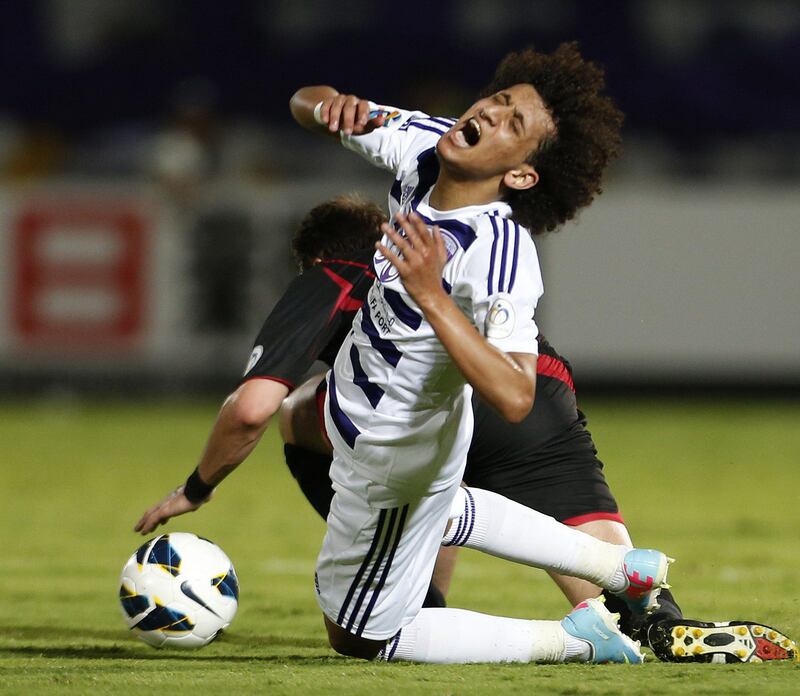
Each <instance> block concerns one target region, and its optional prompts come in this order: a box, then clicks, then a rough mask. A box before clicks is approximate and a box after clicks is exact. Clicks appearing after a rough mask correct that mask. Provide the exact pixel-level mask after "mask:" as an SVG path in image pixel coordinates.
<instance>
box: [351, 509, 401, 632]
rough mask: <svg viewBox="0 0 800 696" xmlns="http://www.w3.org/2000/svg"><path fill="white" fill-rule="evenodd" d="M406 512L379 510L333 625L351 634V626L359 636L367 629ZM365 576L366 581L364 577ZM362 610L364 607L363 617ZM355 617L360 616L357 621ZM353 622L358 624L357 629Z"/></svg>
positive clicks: (390, 563)
mask: <svg viewBox="0 0 800 696" xmlns="http://www.w3.org/2000/svg"><path fill="white" fill-rule="evenodd" d="M408 509H409V505H405V506H403V507H402V508H391V509H389V510H385V509H384V510H380V512H379V513H378V522H377V527H376V529H375V534H374V535H373V537H372V541H371V542H370V547H369V550H368V551H367V554H366V556H365V557H364V560H363V561H362V563H361V566H360V567H359V569H358V572H357V573H356V576H355V578H354V579H353V582H352V583H351V584H350V587H349V588H348V591H347V596H346V597H345V600H344V603H343V604H342V607H341V609H340V610H339V614H338V617H337V620H336V623H338V624H339V625H340V626H342V627H344V628H346V629H347V630H348V631H351V632H352V631H353V628H354V627H355V628H356V630H355V635H357V636H360V635H362V634H363V632H364V629H365V628H366V627H367V623H368V622H369V618H370V616H371V615H372V611H373V609H374V608H375V605H376V604H377V603H378V599H379V597H380V593H381V590H383V587H384V585H385V584H386V579H387V578H388V577H389V572H390V571H391V567H392V562H393V561H394V557H395V554H396V552H397V547H398V546H399V545H400V538H401V536H402V534H403V528H404V527H405V522H406V518H407V516H408ZM378 547H380V549H379V548H378ZM379 574H380V576H379ZM365 575H366V578H364V576H365ZM376 579H377V582H376ZM362 580H363V581H362ZM356 593H358V597H356ZM354 599H355V602H354V601H353V600H354ZM362 607H363V608H364V609H363V614H362ZM359 614H361V617H360V618H359ZM345 622H346V623H345ZM356 623H358V626H357V627H356Z"/></svg>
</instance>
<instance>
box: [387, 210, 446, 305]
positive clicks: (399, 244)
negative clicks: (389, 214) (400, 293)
mask: <svg viewBox="0 0 800 696" xmlns="http://www.w3.org/2000/svg"><path fill="white" fill-rule="evenodd" d="M395 220H396V221H397V223H398V224H399V225H400V227H401V229H402V230H403V232H404V234H405V236H403V235H401V234H400V233H399V232H398V231H397V230H395V229H394V227H392V226H391V225H390V224H388V223H384V224H383V225H382V226H381V229H382V230H383V232H384V234H385V235H386V236H387V237H388V238H389V239H390V240H391V241H392V244H393V246H394V250H392V249H389V248H388V247H386V246H384V245H383V244H382V243H381V242H378V243H377V244H376V248H377V249H378V251H380V253H381V254H383V255H384V256H385V257H386V259H387V260H388V261H389V262H390V263H391V264H392V265H393V266H394V267H395V268H396V269H397V272H398V273H399V274H400V278H401V280H402V281H403V286H404V287H405V289H406V292H407V293H408V294H409V295H411V297H412V298H414V301H415V302H416V303H417V304H418V305H419V306H420V308H421V309H422V310H423V311H424V310H425V309H426V307H428V306H429V305H430V303H431V302H433V301H435V300H436V299H441V297H442V296H443V295H445V292H444V289H443V288H442V269H444V266H445V264H446V263H447V248H446V247H445V243H444V240H443V239H442V235H441V232H440V231H439V228H438V227H437V226H434V227H433V228H432V229H430V230H429V229H428V226H427V225H426V224H425V221H424V220H423V219H422V218H421V217H420V216H419V215H417V213H411V214H410V215H408V216H406V215H403V214H402V213H397V215H395Z"/></svg>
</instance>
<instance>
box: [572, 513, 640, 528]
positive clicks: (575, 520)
mask: <svg viewBox="0 0 800 696" xmlns="http://www.w3.org/2000/svg"><path fill="white" fill-rule="evenodd" d="M595 520H611V521H612V522H619V523H620V524H625V520H623V519H622V515H620V514H619V513H618V512H590V513H588V514H586V515H578V516H577V517H569V518H567V519H566V520H561V523H562V524H566V525H569V526H570V527H578V526H580V525H582V524H586V523H587V522H594V521H595Z"/></svg>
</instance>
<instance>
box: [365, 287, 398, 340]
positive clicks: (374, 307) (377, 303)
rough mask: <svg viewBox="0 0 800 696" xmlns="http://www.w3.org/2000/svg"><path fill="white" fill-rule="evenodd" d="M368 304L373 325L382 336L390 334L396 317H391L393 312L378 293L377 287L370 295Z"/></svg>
mask: <svg viewBox="0 0 800 696" xmlns="http://www.w3.org/2000/svg"><path fill="white" fill-rule="evenodd" d="M368 303H369V309H370V314H371V315H372V323H373V324H375V326H376V328H377V329H378V331H380V332H381V333H382V334H388V333H389V331H390V330H391V328H392V326H394V317H393V316H390V314H391V310H390V309H389V307H388V305H387V304H386V301H385V300H384V299H383V297H382V296H381V295H380V294H379V293H378V292H377V291H376V286H373V287H372V290H371V291H370V293H369V300H368Z"/></svg>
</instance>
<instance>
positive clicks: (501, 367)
mask: <svg viewBox="0 0 800 696" xmlns="http://www.w3.org/2000/svg"><path fill="white" fill-rule="evenodd" d="M396 220H397V221H398V223H399V224H400V226H401V227H402V228H403V231H404V232H405V234H406V237H405V238H403V237H402V236H400V234H399V233H398V232H396V231H395V230H394V228H393V227H392V226H391V225H389V224H384V225H383V228H382V229H383V231H384V233H385V234H386V235H387V236H388V237H389V239H391V240H392V242H393V243H394V245H395V246H396V247H397V249H399V251H400V255H398V254H396V253H394V252H393V251H392V250H390V249H388V248H387V247H385V246H384V245H383V244H381V243H380V242H379V243H378V244H377V248H378V250H379V251H380V252H381V253H382V254H383V255H384V256H385V257H386V258H387V259H388V260H389V261H390V262H391V263H392V264H393V265H394V266H395V268H396V269H397V271H398V273H399V274H400V278H401V279H402V281H403V285H404V286H405V289H406V291H407V292H408V293H409V295H411V297H413V298H414V301H415V302H416V303H417V305H418V306H419V308H420V309H421V310H422V311H423V313H424V314H425V318H426V319H427V320H428V322H430V324H431V326H432V327H433V330H434V331H435V332H436V335H437V336H438V337H439V340H440V341H441V342H442V345H443V346H444V347H445V349H446V350H447V352H448V353H449V354H450V356H451V357H452V358H453V362H455V364H456V366H457V367H458V369H459V370H460V371H461V374H462V375H464V378H465V379H466V380H467V382H469V383H470V384H471V385H472V386H473V387H474V388H475V390H476V391H477V392H478V394H480V396H481V398H483V400H484V401H486V402H487V403H488V404H489V405H491V406H492V407H494V408H495V409H496V410H497V411H498V412H499V413H500V414H501V415H502V416H503V418H505V419H506V420H507V421H510V422H512V423H518V422H519V421H521V420H522V419H524V418H525V416H527V415H528V413H529V412H530V410H531V408H532V407H533V399H534V394H535V392H536V356H535V355H531V354H528V353H504V352H503V351H501V350H498V349H497V348H495V347H494V346H493V345H492V344H491V343H489V342H488V341H487V340H486V339H485V338H484V337H483V336H481V335H480V334H479V333H478V331H477V330H476V329H475V327H474V326H473V325H472V324H471V323H470V322H469V320H468V319H467V318H466V317H465V316H464V315H463V314H462V313H461V310H459V309H458V307H457V306H456V304H455V302H453V300H452V299H451V298H450V296H449V295H448V294H447V293H446V292H445V291H444V289H443V288H442V281H441V273H442V269H443V268H444V265H445V263H446V262H447V252H446V249H445V246H444V241H443V239H442V236H441V234H440V233H439V228H438V227H434V228H433V231H432V233H430V234H429V233H428V228H427V226H426V224H425V222H424V221H423V220H422V218H420V217H419V216H418V215H417V214H415V213H412V214H411V215H410V216H408V217H406V216H404V215H401V214H398V215H397V216H396Z"/></svg>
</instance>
